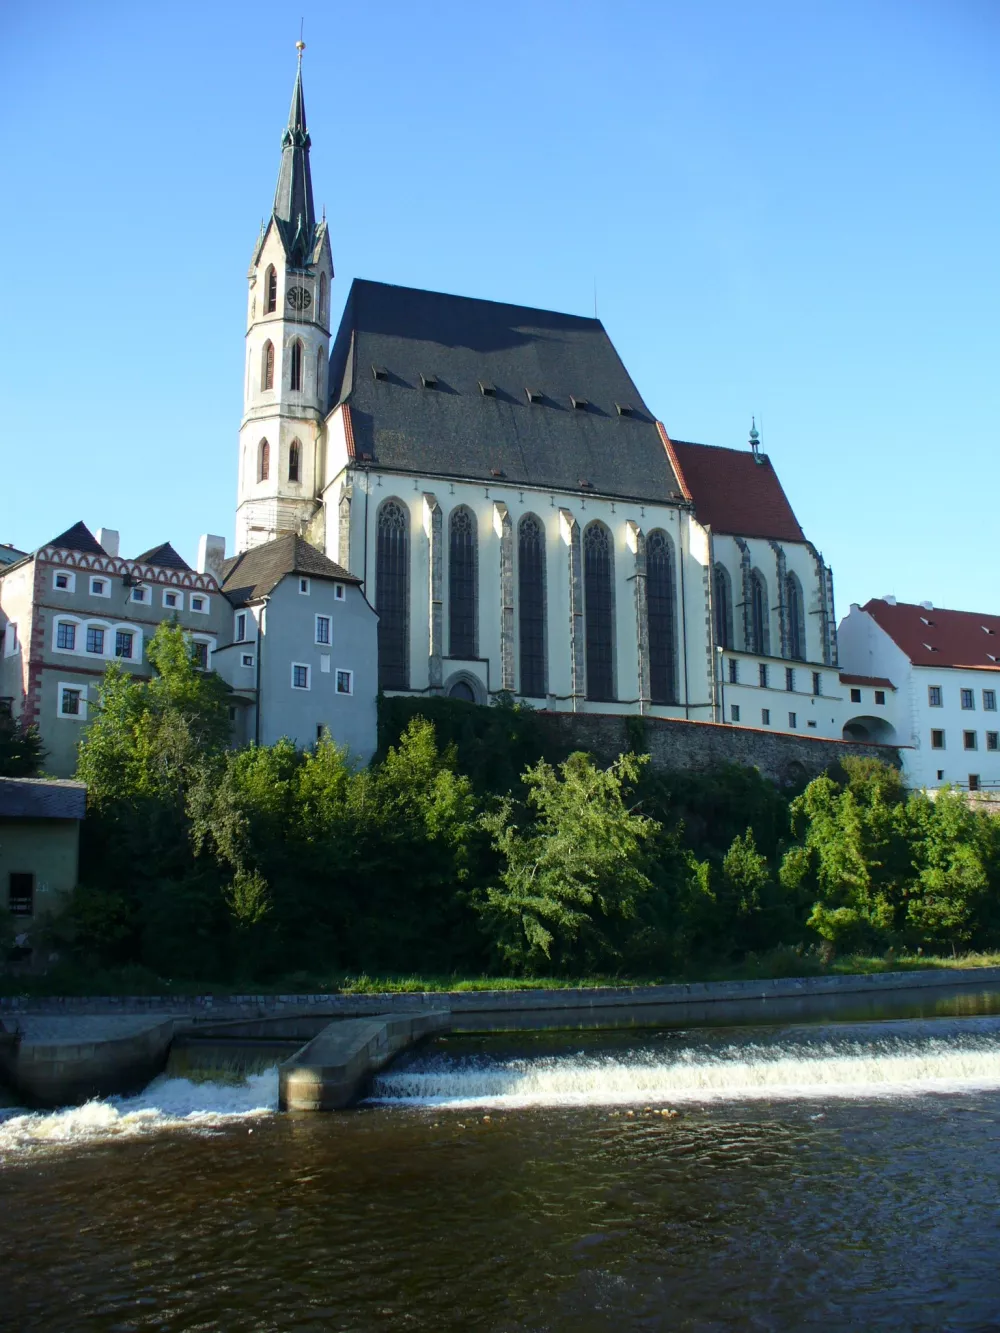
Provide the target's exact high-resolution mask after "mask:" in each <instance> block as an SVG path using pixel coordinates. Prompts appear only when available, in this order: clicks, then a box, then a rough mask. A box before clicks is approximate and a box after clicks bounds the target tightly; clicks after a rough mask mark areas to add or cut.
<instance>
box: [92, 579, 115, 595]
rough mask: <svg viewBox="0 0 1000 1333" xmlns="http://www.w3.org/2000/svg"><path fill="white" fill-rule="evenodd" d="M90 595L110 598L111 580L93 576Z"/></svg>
mask: <svg viewBox="0 0 1000 1333" xmlns="http://www.w3.org/2000/svg"><path fill="white" fill-rule="evenodd" d="M90 595H91V597H110V596H111V580H110V579H106V578H99V577H97V576H96V575H93V576H92V577H91V580H90Z"/></svg>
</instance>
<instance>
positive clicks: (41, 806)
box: [0, 778, 87, 819]
mask: <svg viewBox="0 0 1000 1333" xmlns="http://www.w3.org/2000/svg"><path fill="white" fill-rule="evenodd" d="M86 809H87V788H86V787H85V786H84V784H83V783H82V782H69V781H66V780H64V779H61V778H0V819H82V818H83V816H84V814H85V813H86Z"/></svg>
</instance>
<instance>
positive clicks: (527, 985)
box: [0, 949, 1000, 996]
mask: <svg viewBox="0 0 1000 1333" xmlns="http://www.w3.org/2000/svg"><path fill="white" fill-rule="evenodd" d="M980 967H1000V953H964V954H957V955H954V956H953V955H951V954H948V955H941V956H935V955H927V954H899V955H892V954H887V955H884V956H882V957H869V956H866V955H863V954H844V955H843V956H842V957H839V958H835V959H833V961H832V962H828V963H826V962H824V961H823V959H822V958H821V956H820V955H819V953H817V952H813V951H804V952H799V951H797V950H793V949H775V950H772V951H771V952H769V953H763V954H759V955H750V956H748V957H747V958H745V959H744V960H743V961H742V962H739V963H730V964H726V965H719V966H716V967H703V968H700V969H691V970H690V971H685V972H673V973H666V972H665V973H654V974H649V975H646V976H624V975H607V976H587V977H510V976H504V977H499V976H498V977H490V976H478V977H470V976H463V975H452V976H400V975H394V976H369V975H367V974H366V973H360V974H357V973H355V974H351V973H337V974H332V975H328V976H321V975H313V974H310V973H305V972H299V973H293V974H291V975H289V976H284V977H278V978H276V979H272V980H269V981H266V982H262V981H258V980H254V979H252V978H241V979H237V980H234V981H227V982H221V981H218V980H206V981H200V982H199V981H184V982H175V981H173V980H171V979H170V978H168V977H159V976H157V975H156V973H154V972H151V971H149V970H148V969H147V968H143V967H123V968H116V969H108V970H105V971H96V972H95V971H93V970H89V971H88V970H83V969H80V968H75V967H69V966H64V967H57V968H53V969H52V970H51V971H50V972H49V973H47V974H46V975H45V976H9V975H7V976H0V995H26V996H32V995H37V996H43V995H82V996H87V995H177V996H183V995H246V994H253V995H337V994H340V995H376V994H384V993H400V992H420V991H440V992H444V991H491V990H565V989H567V988H571V987H579V988H592V987H597V986H653V985H664V984H670V983H676V982H681V983H690V982H696V981H763V980H771V979H774V978H777V977H816V976H824V975H830V976H848V975H854V976H857V975H871V974H874V973H880V972H910V971H921V970H926V969H928V968H960V969H963V970H972V969H974V968H980ZM970 980H972V978H971V977H970Z"/></svg>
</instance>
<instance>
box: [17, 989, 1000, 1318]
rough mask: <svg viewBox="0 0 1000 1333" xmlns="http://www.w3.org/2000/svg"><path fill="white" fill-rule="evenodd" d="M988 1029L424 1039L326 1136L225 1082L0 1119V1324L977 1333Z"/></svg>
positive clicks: (815, 1026)
mask: <svg viewBox="0 0 1000 1333" xmlns="http://www.w3.org/2000/svg"><path fill="white" fill-rule="evenodd" d="M996 1007H997V997H995V996H994V997H987V999H986V1000H985V1001H980V1002H979V1003H978V1004H973V1005H972V1006H971V1009H972V1011H973V1012H977V1013H978V1014H979V1016H977V1017H969V1018H961V1017H955V1016H954V1015H955V1014H956V1013H961V1012H966V1013H967V1012H970V1007H969V1005H965V1006H964V1007H963V1006H958V1008H957V1009H956V1008H955V1007H952V1008H951V1009H950V1010H949V1011H947V1012H946V1013H945V1015H944V1016H939V1017H923V1018H908V1019H895V1020H889V1021H885V1020H882V1021H871V1020H870V1019H869V1020H868V1021H865V1022H861V1023H843V1022H833V1023H831V1022H826V1021H823V1022H818V1023H812V1024H792V1025H788V1024H781V1025H776V1026H774V1025H772V1026H763V1025H755V1026H752V1027H748V1026H742V1027H730V1028H726V1027H716V1028H712V1029H704V1028H696V1029H695V1028H689V1029H677V1028H672V1029H659V1030H657V1029H636V1030H617V1031H601V1032H583V1031H575V1032H559V1033H544V1032H542V1033H527V1034H525V1033H522V1034H513V1033H504V1034H491V1035H483V1036H465V1037H451V1038H444V1039H441V1040H438V1041H436V1042H434V1043H432V1044H431V1045H429V1046H426V1047H424V1048H422V1049H420V1050H418V1051H416V1052H414V1053H412V1054H411V1055H410V1056H409V1057H408V1058H406V1059H405V1060H403V1061H401V1062H400V1063H398V1064H397V1065H395V1066H393V1067H392V1068H390V1069H389V1070H387V1071H385V1072H384V1074H383V1075H382V1076H381V1077H380V1078H379V1079H378V1080H377V1082H376V1084H375V1085H374V1087H373V1089H372V1097H371V1099H370V1100H369V1101H368V1102H367V1103H366V1104H365V1105H363V1106H362V1107H360V1108H359V1109H357V1110H356V1111H353V1112H349V1113H346V1114H341V1115H329V1116H281V1115H278V1114H276V1113H275V1110H274V1107H275V1105H276V1096H277V1078H276V1073H275V1070H274V1068H273V1067H271V1068H260V1067H256V1068H255V1067H254V1064H253V1060H252V1058H249V1057H239V1058H235V1057H234V1058H232V1059H230V1060H229V1062H228V1065H227V1061H226V1058H225V1057H224V1055H220V1058H219V1062H218V1067H217V1068H215V1069H214V1070H212V1069H209V1070H208V1071H206V1070H201V1071H199V1070H196V1069H192V1068H189V1067H178V1066H177V1065H175V1067H174V1068H172V1069H170V1070H168V1072H167V1074H166V1075H164V1076H162V1077H161V1078H160V1079H158V1080H156V1081H155V1082H154V1083H153V1084H151V1085H150V1086H149V1088H147V1089H146V1090H145V1091H144V1092H143V1093H142V1094H140V1095H139V1096H138V1097H133V1098H125V1099H112V1100H109V1101H107V1102H96V1103H91V1104H90V1105H88V1106H86V1107H80V1108H76V1109H73V1110H69V1111H62V1112H54V1113H50V1114H38V1115H27V1114H25V1113H23V1112H19V1111H18V1110H17V1109H16V1108H8V1109H7V1110H6V1111H4V1112H0V1117H2V1119H0V1239H2V1244H3V1255H4V1258H3V1267H2V1270H0V1274H2V1275H0V1324H2V1326H3V1327H4V1328H11V1329H18V1330H22V1329H24V1330H29V1329H30V1330H36V1329H37V1330H53V1331H56V1330H58V1333H65V1331H66V1330H77V1329H80V1330H105V1331H107V1333H112V1331H113V1333H131V1331H132V1330H181V1329H183V1330H193V1329H204V1330H226V1331H227V1333H228V1331H229V1330H232V1331H233V1333H235V1331H236V1330H240V1333H243V1331H244V1330H278V1329H281V1330H284V1329H289V1330H292V1329H295V1330H298V1329H309V1330H313V1329H316V1330H319V1329H323V1330H327V1329H331V1330H358V1331H359V1333H368V1330H373V1329H379V1330H382V1329H385V1330H433V1331H434V1333H438V1331H440V1333H451V1331H452V1330H454V1331H455V1333H458V1331H459V1330H480V1329H481V1330H490V1331H491V1333H492V1331H496V1333H508V1331H509V1333H520V1331H522V1330H524V1331H527V1330H532V1331H535V1330H539V1331H541V1330H560V1331H562V1330H566V1333H570V1331H572V1333H590V1331H591V1330H594V1331H595V1333H596V1330H602V1331H603V1330H633V1329H635V1330H645V1329H655V1330H661V1329H662V1330H699V1331H701V1330H705V1331H708V1330H716V1329H751V1330H752V1329H762V1330H772V1329H773V1330H794V1329H802V1328H817V1329H819V1328H823V1329H827V1330H829V1329H857V1328H862V1329H871V1328H879V1329H899V1330H917V1329H948V1330H952V1329H953V1330H970V1333H972V1331H975V1333H984V1331H985V1330H987V1329H994V1328H997V1327H1000V1152H998V1146H1000V1016H997V1015H996V1013H995V1010H996ZM939 1008H940V1007H939ZM991 1011H992V1012H991ZM929 1012H933V1007H931V1009H930V1010H929ZM248 1060H249V1063H248ZM259 1063H260V1062H258V1064H259Z"/></svg>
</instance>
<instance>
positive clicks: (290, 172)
mask: <svg viewBox="0 0 1000 1333" xmlns="http://www.w3.org/2000/svg"><path fill="white" fill-rule="evenodd" d="M309 145H310V139H309V130H308V129H307V127H306V99H305V94H304V93H303V91H302V54H301V52H300V53H299V67H298V70H297V72H296V75H295V87H294V88H293V89H292V105H291V107H290V108H289V111H288V125H287V126H286V128H285V132H284V134H282V136H281V166H280V167H279V169H278V184H277V188H276V189H275V191H274V210H273V217H274V221H275V224H276V225H277V228H278V231H279V233H280V235H281V241H282V245H283V246H284V248H285V254H286V255H287V256H288V259H289V263H291V264H292V265H293V266H295V267H303V266H304V265H306V264H308V263H309V261H310V258H311V256H312V252H313V242H314V240H315V232H316V210H315V207H314V205H313V189H312V175H311V173H310V170H309Z"/></svg>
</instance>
